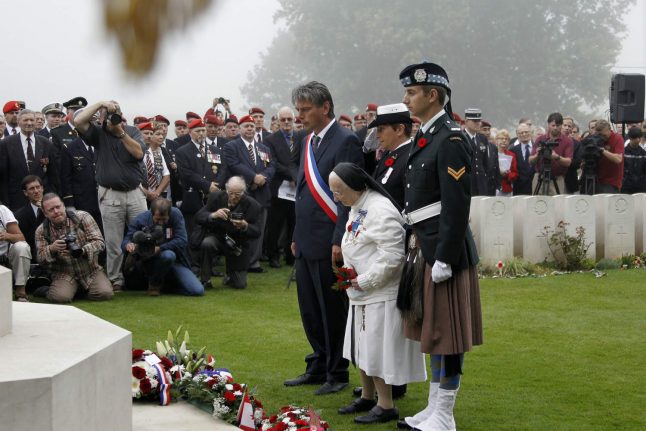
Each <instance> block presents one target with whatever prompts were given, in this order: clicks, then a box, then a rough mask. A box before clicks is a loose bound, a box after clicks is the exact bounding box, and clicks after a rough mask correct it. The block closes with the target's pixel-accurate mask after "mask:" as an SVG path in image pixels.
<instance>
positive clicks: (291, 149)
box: [289, 135, 294, 153]
mask: <svg viewBox="0 0 646 431" xmlns="http://www.w3.org/2000/svg"><path fill="white" fill-rule="evenodd" d="M289 152H290V153H293V152H294V135H290V137H289Z"/></svg>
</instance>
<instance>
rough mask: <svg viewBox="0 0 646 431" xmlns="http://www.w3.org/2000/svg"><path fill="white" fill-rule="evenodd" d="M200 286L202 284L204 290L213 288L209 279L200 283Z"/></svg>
mask: <svg viewBox="0 0 646 431" xmlns="http://www.w3.org/2000/svg"><path fill="white" fill-rule="evenodd" d="M202 286H204V290H209V289H213V284H211V280H206V281H205V282H203V283H202Z"/></svg>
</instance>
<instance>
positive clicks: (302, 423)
mask: <svg viewBox="0 0 646 431" xmlns="http://www.w3.org/2000/svg"><path fill="white" fill-rule="evenodd" d="M294 424H295V425H298V426H306V425H309V424H310V423H309V422H307V421H306V420H304V419H299V420H297V421H296V422H294Z"/></svg>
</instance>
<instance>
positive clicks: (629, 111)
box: [610, 73, 644, 124]
mask: <svg viewBox="0 0 646 431" xmlns="http://www.w3.org/2000/svg"><path fill="white" fill-rule="evenodd" d="M643 120H644V75H640V74H638V73H618V74H616V75H612V81H610V121H611V122H613V123H615V124H617V123H639V122H641V121H643Z"/></svg>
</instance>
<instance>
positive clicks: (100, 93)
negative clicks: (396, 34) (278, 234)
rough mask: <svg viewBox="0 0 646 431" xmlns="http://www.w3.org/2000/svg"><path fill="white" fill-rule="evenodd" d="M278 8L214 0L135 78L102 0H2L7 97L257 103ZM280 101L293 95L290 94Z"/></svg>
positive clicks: (38, 102) (631, 58)
mask: <svg viewBox="0 0 646 431" xmlns="http://www.w3.org/2000/svg"><path fill="white" fill-rule="evenodd" d="M350 4H351V3H349V5H350ZM277 8H278V2H277V0H237V1H234V0H213V5H212V6H211V7H210V8H209V9H208V10H207V11H206V12H205V13H204V14H203V16H201V17H200V18H199V19H197V20H195V21H193V22H192V24H191V25H190V26H189V28H188V29H187V30H186V31H177V32H172V33H169V36H168V37H166V38H165V39H164V40H163V42H162V45H161V50H160V54H159V60H158V62H157V65H156V67H155V69H154V70H153V72H152V73H151V74H149V75H148V76H146V77H144V78H143V79H133V78H131V77H130V76H129V75H127V74H126V73H125V72H124V71H123V68H122V67H121V59H120V53H119V52H118V48H117V44H116V41H115V39H114V38H112V37H111V36H109V35H108V34H107V32H106V30H105V29H104V26H103V10H102V9H103V2H102V1H100V0H66V1H51V0H32V1H29V2H2V30H3V35H4V37H3V41H4V49H3V62H2V64H3V65H2V67H1V68H0V80H1V81H0V82H2V87H1V90H0V103H2V104H4V103H5V102H6V101H8V100H25V101H26V102H27V107H28V108H30V109H35V110H40V109H41V108H42V107H43V106H45V105H46V104H48V103H51V102H55V101H58V102H63V101H66V100H68V99H70V98H72V97H74V96H84V97H85V98H87V99H88V101H89V102H90V103H93V102H95V101H98V100H104V99H115V100H118V101H119V102H120V104H121V106H122V109H123V111H124V114H125V115H126V117H127V118H128V119H129V120H130V121H131V120H132V118H133V117H134V116H135V115H145V116H152V115H155V114H163V115H165V116H167V117H168V118H169V119H170V120H171V122H172V121H174V120H176V119H180V118H184V113H185V112H186V111H189V110H190V111H195V112H197V113H199V114H200V115H202V114H203V113H204V111H206V109H207V108H209V107H210V106H211V101H212V99H213V97H216V96H225V97H227V98H230V99H231V101H232V109H233V111H234V113H235V114H239V113H242V112H243V110H244V109H247V108H248V106H249V105H248V103H247V101H245V100H244V99H243V97H242V95H241V94H240V91H239V88H240V86H241V85H242V84H243V83H244V82H245V81H246V78H247V74H248V72H249V71H250V70H252V68H253V66H254V65H256V64H258V63H259V62H260V53H261V52H265V51H266V49H267V48H268V46H269V45H270V42H271V40H272V38H273V36H274V34H275V33H276V30H277V28H278V27H277V26H276V25H275V24H274V21H273V14H274V12H275V10H276V9H277ZM644 22H646V0H637V6H636V7H635V10H634V11H633V13H632V14H629V15H628V17H627V19H626V26H627V28H629V29H630V31H629V34H628V36H627V38H626V39H625V42H624V46H623V49H622V51H621V54H620V55H619V57H618V59H617V62H616V64H615V67H614V68H613V72H615V73H616V72H627V73H643V74H646V26H645V25H644ZM609 83H610V76H609V77H608V84H609ZM296 84H297V83H296ZM259 85H262V83H259ZM600 91H603V92H604V93H607V91H608V90H607V88H604V89H601V90H600ZM372 98H373V96H372V95H366V100H368V99H372ZM280 102H281V103H284V104H289V94H286V95H285V100H284V101H280ZM362 102H363V101H362ZM359 104H360V105H361V103H359ZM268 114H271V113H269V112H268Z"/></svg>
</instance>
